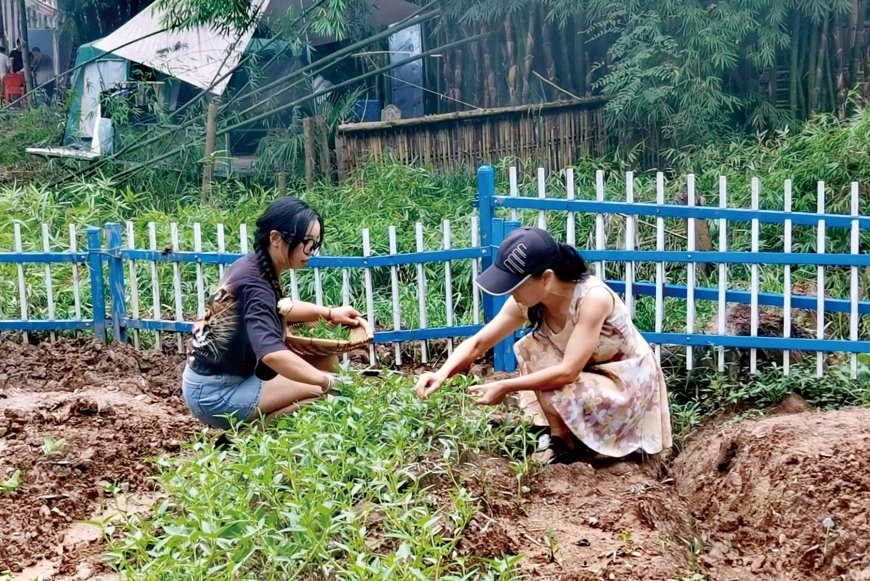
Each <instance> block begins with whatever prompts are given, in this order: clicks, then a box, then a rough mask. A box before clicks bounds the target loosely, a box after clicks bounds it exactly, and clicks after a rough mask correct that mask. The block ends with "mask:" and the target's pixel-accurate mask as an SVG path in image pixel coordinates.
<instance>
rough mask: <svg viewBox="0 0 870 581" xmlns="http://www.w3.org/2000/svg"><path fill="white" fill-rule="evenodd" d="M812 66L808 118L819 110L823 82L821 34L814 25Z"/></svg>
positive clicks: (811, 53) (811, 49) (811, 36)
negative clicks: (820, 86)
mask: <svg viewBox="0 0 870 581" xmlns="http://www.w3.org/2000/svg"><path fill="white" fill-rule="evenodd" d="M810 30H811V33H810V66H809V71H808V73H807V94H808V96H809V107H808V110H807V117H809V116H810V115H812V114H813V113H815V112H816V111H818V109H819V83H820V81H821V78H820V77H821V74H820V69H819V67H818V61H819V33H818V32H817V27H816V25H815V24H813V25H812V26H811V27H810Z"/></svg>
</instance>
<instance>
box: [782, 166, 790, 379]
mask: <svg viewBox="0 0 870 581" xmlns="http://www.w3.org/2000/svg"><path fill="white" fill-rule="evenodd" d="M791 187H792V185H791V180H785V184H784V189H785V192H784V194H785V196H784V197H785V200H784V204H783V207H784V209H785V212H786V213H787V214H790V213H791V196H792V191H791ZM791 235H792V231H791V220H786V221H785V223H784V226H783V239H782V251H783V253H785V254H791V246H792V243H791ZM791 294H792V293H791V265H790V264H786V265H785V268H783V273H782V336H783V337H785V338H786V339H788V338H789V337H791ZM782 372H783V373H784V374H785V375H789V373H790V372H791V351H789V350H788V349H785V350H784V351H783V352H782Z"/></svg>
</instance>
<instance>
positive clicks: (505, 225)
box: [492, 220, 520, 371]
mask: <svg viewBox="0 0 870 581" xmlns="http://www.w3.org/2000/svg"><path fill="white" fill-rule="evenodd" d="M519 227H520V223H519V222H512V221H507V222H505V221H504V220H493V235H494V241H493V252H495V248H497V247H498V246H499V245H500V244H501V242H502V240H504V239H505V238H506V237H507V235H508V234H510V233H511V232H513V231H514V230H516V229H517V228H519ZM492 299H493V307H494V308H495V312H496V313H498V312H499V311H500V310H501V309H502V307H503V306H504V304H505V303H506V302H507V300H508V297H507V296H502V297H492ZM516 367H517V358H516V355H514V336H513V335H511V336H510V337H508V338H507V339H505V340H504V341H502V342H501V343H499V344H498V345H496V346H495V347H494V348H493V371H513V370H514V369H516Z"/></svg>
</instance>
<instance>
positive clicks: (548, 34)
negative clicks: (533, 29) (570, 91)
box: [540, 17, 558, 85]
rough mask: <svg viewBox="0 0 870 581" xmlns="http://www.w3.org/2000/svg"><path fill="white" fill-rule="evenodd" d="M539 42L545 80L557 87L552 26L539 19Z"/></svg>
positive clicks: (543, 19)
mask: <svg viewBox="0 0 870 581" xmlns="http://www.w3.org/2000/svg"><path fill="white" fill-rule="evenodd" d="M540 20H541V42H542V46H543V49H544V64H545V66H546V68H547V69H546V73H547V80H548V81H550V83H551V84H552V85H558V80H557V79H556V59H555V58H554V57H553V25H552V24H551V23H549V22H547V20H546V18H543V17H541V19H540Z"/></svg>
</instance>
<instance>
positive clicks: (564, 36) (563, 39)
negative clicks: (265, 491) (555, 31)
mask: <svg viewBox="0 0 870 581" xmlns="http://www.w3.org/2000/svg"><path fill="white" fill-rule="evenodd" d="M573 31H574V18H573V17H572V18H569V19H568V21H567V22H566V23H565V26H560V27H559V61H560V66H559V70H558V71H557V73H556V74H557V75H558V76H559V78H561V79H562V83H563V84H564V85H565V86H566V87H568V88H569V89H571V90H572V91H574V92H575V93H576V92H577V84H576V83H575V82H574V67H573V66H571V57H570V56H569V55H572V54H574V53H573V38H572V37H573V34H572V33H573Z"/></svg>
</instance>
